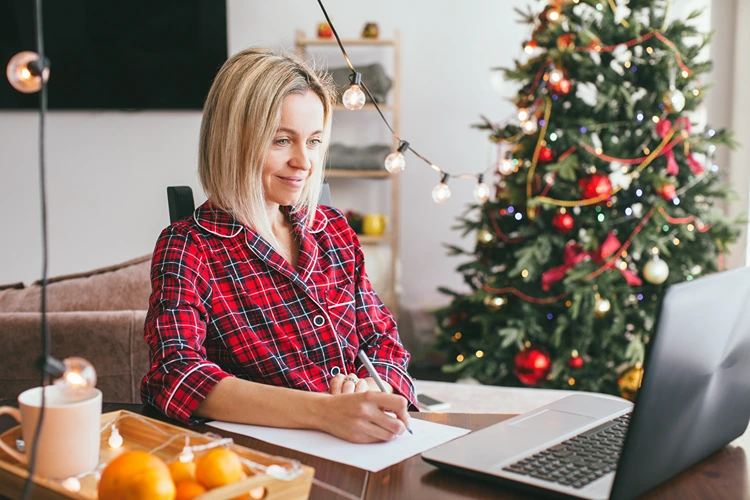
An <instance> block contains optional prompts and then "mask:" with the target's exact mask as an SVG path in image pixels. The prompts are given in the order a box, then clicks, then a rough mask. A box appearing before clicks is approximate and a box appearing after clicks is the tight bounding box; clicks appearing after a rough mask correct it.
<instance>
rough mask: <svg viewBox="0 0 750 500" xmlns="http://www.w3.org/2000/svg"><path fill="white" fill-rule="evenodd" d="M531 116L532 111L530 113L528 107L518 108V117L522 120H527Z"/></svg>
mask: <svg viewBox="0 0 750 500" xmlns="http://www.w3.org/2000/svg"><path fill="white" fill-rule="evenodd" d="M529 117H531V113H529V110H528V109H526V108H520V109H519V110H518V119H519V120H520V121H526V120H528V119H529Z"/></svg>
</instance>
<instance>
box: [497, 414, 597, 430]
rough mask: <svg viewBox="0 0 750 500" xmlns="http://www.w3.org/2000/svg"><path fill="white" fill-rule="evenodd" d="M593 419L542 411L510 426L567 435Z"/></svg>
mask: <svg viewBox="0 0 750 500" xmlns="http://www.w3.org/2000/svg"><path fill="white" fill-rule="evenodd" d="M592 420H594V417H588V416H586V415H578V414H576V413H568V412H565V411H559V410H544V411H543V412H541V413H537V414H535V415H532V416H530V417H528V418H524V419H523V420H520V421H518V422H513V423H512V424H510V425H511V426H512V427H518V428H520V429H529V430H544V431H554V432H555V433H560V434H563V433H567V432H570V431H574V430H576V429H578V428H580V427H582V426H584V425H586V424H588V423H589V422H591V421H592Z"/></svg>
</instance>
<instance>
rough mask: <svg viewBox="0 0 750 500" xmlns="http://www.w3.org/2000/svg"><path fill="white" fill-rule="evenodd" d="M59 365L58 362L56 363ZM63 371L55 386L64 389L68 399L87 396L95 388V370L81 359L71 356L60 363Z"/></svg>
mask: <svg viewBox="0 0 750 500" xmlns="http://www.w3.org/2000/svg"><path fill="white" fill-rule="evenodd" d="M58 363H59V361H58ZM62 364H63V365H64V367H65V371H64V372H63V374H62V376H61V377H59V378H58V379H57V380H55V385H60V386H63V387H65V392H67V393H68V395H69V397H71V398H73V399H75V398H77V397H82V396H85V395H86V394H88V392H89V390H90V389H93V388H94V387H96V370H95V369H94V366H93V365H92V364H91V363H89V362H88V361H86V360H85V359H83V358H79V357H77V356H73V357H70V358H65V359H64V360H63V361H62Z"/></svg>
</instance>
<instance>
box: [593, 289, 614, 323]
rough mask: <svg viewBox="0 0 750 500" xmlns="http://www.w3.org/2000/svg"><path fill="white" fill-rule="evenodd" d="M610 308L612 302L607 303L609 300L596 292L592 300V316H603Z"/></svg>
mask: <svg viewBox="0 0 750 500" xmlns="http://www.w3.org/2000/svg"><path fill="white" fill-rule="evenodd" d="M611 310H612V304H610V303H609V300H607V299H603V298H602V297H601V296H600V295H599V294H598V293H597V294H596V299H595V300H594V317H595V318H597V319H599V318H603V317H604V316H606V315H607V314H609V311H611Z"/></svg>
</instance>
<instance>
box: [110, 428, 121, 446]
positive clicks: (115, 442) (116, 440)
mask: <svg viewBox="0 0 750 500" xmlns="http://www.w3.org/2000/svg"><path fill="white" fill-rule="evenodd" d="M122 442H123V439H122V436H121V435H120V430H119V429H118V428H117V426H116V425H112V431H111V432H110V434H109V440H108V441H107V444H109V447H110V448H115V449H117V448H119V447H120V446H122Z"/></svg>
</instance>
